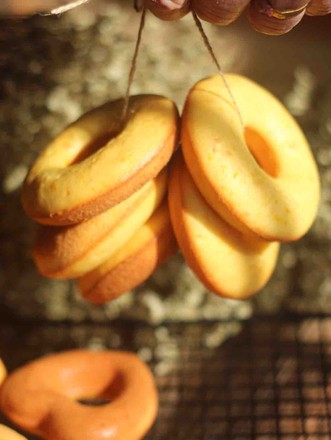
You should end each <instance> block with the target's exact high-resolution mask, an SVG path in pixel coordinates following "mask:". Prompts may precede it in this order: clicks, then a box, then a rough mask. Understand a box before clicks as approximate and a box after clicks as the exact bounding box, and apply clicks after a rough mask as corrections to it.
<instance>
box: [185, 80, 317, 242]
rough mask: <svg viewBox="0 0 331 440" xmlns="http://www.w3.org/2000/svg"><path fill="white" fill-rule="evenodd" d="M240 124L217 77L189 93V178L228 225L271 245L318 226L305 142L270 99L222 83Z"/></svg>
mask: <svg viewBox="0 0 331 440" xmlns="http://www.w3.org/2000/svg"><path fill="white" fill-rule="evenodd" d="M226 79H227V82H228V84H229V87H230V88H231V90H232V92H233V95H234V97H235V99H236V102H237V104H238V108H239V109H240V112H241V115H242V118H243V125H244V127H243V126H242V124H241V120H240V118H239V115H238V112H237V109H236V108H235V106H234V104H233V102H232V100H231V97H230V96H229V92H228V90H227V88H226V87H225V85H224V82H223V80H222V78H221V76H220V75H217V76H213V77H210V78H207V79H204V80H202V81H200V82H198V83H197V84H196V85H195V86H194V87H193V88H192V90H191V91H190V93H189V95H188V97H187V100H186V103H185V107H184V111H183V118H182V131H181V141H182V149H183V153H184V157H185V162H186V164H187V166H188V168H189V171H190V174H191V175H192V177H193V180H194V182H195V184H196V185H197V187H198V188H199V190H200V192H201V193H202V195H203V196H204V198H205V199H206V200H207V202H208V203H209V204H210V205H211V206H212V207H213V209H214V210H215V211H216V212H218V214H219V215H220V216H221V217H222V218H224V219H225V220H226V221H227V222H228V223H229V224H230V225H232V226H234V227H235V228H236V229H239V230H241V231H243V232H245V233H246V234H248V233H250V234H251V235H253V236H255V237H262V238H264V239H266V240H269V241H280V242H288V241H294V240H297V239H298V238H300V237H301V236H303V235H304V234H305V233H306V232H307V231H308V229H309V228H310V226H311V224H312V222H313V221H314V219H315V216H316V212H317V208H318V204H319V193H320V184H319V176H318V170H317V166H316V163H315V161H314V159H313V156H312V154H311V151H310V149H309V146H308V143H307V141H306V139H305V137H304V135H303V133H302V131H301V129H300V128H299V126H298V125H297V123H296V122H295V120H294V119H293V118H292V116H291V115H290V114H289V113H288V111H287V110H286V109H285V108H284V107H283V105H282V104H281V103H280V102H279V101H278V100H277V99H276V98H275V97H273V96H272V95H271V94H270V93H269V92H267V91H266V90H265V89H263V88H262V87H260V86H259V85H257V84H255V83H254V82H252V81H250V80H249V79H247V78H244V77H241V76H238V75H227V76H226Z"/></svg>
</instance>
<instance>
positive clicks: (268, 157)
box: [245, 127, 279, 178]
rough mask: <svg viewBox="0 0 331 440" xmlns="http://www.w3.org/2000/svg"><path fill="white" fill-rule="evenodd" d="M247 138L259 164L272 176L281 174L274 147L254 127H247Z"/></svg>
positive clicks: (249, 147)
mask: <svg viewBox="0 0 331 440" xmlns="http://www.w3.org/2000/svg"><path fill="white" fill-rule="evenodd" d="M245 140H246V144H247V147H248V149H249V151H250V152H251V154H252V156H253V157H254V159H255V161H256V162H257V164H258V165H259V166H260V167H261V168H262V169H263V171H265V172H266V173H267V174H268V175H269V176H271V177H274V178H276V177H278V176H279V163H278V161H277V157H276V154H275V152H274V151H273V149H272V148H271V147H270V145H269V143H268V141H266V140H265V139H264V138H263V137H262V136H261V135H260V134H259V133H258V132H257V131H255V130H254V129H253V128H250V127H246V128H245Z"/></svg>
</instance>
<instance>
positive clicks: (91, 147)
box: [69, 132, 118, 166]
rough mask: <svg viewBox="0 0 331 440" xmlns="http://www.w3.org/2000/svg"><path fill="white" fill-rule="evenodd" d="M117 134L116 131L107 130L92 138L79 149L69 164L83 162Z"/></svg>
mask: <svg viewBox="0 0 331 440" xmlns="http://www.w3.org/2000/svg"><path fill="white" fill-rule="evenodd" d="M117 135H118V132H107V133H103V134H101V135H100V136H98V137H97V138H95V139H93V141H91V142H90V143H88V144H86V145H85V147H84V148H83V149H82V151H80V153H79V154H78V155H77V156H76V157H75V158H74V159H73V160H72V161H71V163H70V164H69V166H71V165H76V164H78V163H80V162H83V160H85V159H87V158H88V157H90V156H92V155H93V154H94V153H96V152H97V151H98V150H100V149H101V148H103V147H104V146H105V145H106V144H107V143H108V142H109V141H110V140H112V139H114V138H115V137H116V136H117Z"/></svg>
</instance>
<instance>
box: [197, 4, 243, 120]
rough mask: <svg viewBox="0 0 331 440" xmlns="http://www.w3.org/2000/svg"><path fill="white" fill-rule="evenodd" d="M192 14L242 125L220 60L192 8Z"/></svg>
mask: <svg viewBox="0 0 331 440" xmlns="http://www.w3.org/2000/svg"><path fill="white" fill-rule="evenodd" d="M192 15H193V19H194V21H195V24H196V26H197V28H198V31H199V33H200V35H201V37H202V39H203V42H204V44H205V46H206V48H207V50H208V52H209V55H210V56H211V58H212V60H213V62H214V64H215V66H216V68H217V70H218V73H219V74H220V75H221V77H222V80H223V83H224V86H225V88H226V90H227V91H228V93H229V96H230V98H231V101H232V103H233V105H234V107H235V109H236V111H237V113H238V116H239V119H240V122H241V125H242V126H243V127H244V120H243V117H242V114H241V112H240V108H239V106H238V103H237V101H236V98H235V97H234V95H233V93H232V90H231V87H230V84H229V83H228V81H227V79H226V76H225V75H224V72H223V69H222V66H221V64H220V62H219V61H218V59H217V57H216V55H215V52H214V49H213V48H212V45H211V43H210V41H209V39H208V36H207V34H206V32H205V30H204V28H203V26H202V23H201V21H200V20H199V17H198V16H197V14H196V13H195V12H194V11H193V10H192Z"/></svg>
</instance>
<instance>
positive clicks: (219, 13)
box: [145, 0, 331, 35]
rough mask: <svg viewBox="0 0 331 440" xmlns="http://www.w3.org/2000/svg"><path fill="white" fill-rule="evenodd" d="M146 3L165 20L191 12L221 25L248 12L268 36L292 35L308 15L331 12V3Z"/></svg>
mask: <svg viewBox="0 0 331 440" xmlns="http://www.w3.org/2000/svg"><path fill="white" fill-rule="evenodd" d="M145 4H146V6H147V7H148V8H149V9H150V10H151V11H152V12H153V14H155V15H156V16H157V17H159V18H161V19H162V20H178V19H180V18H182V17H183V16H184V15H186V14H187V13H188V12H189V11H190V10H192V11H193V12H194V13H195V14H197V15H198V16H199V17H200V18H201V19H202V20H205V21H208V22H210V23H213V24H216V25H222V26H226V25H228V24H230V23H232V22H233V21H235V20H237V18H238V17H239V16H240V15H241V14H243V13H244V11H245V10H246V11H247V16H248V20H249V22H250V23H251V25H252V27H253V28H254V29H255V30H257V31H259V32H262V33H265V34H269V35H281V34H284V33H286V32H289V31H290V30H292V29H293V28H294V26H296V25H297V24H298V23H300V21H301V20H302V18H303V17H304V15H305V14H307V15H314V16H318V15H326V14H329V13H330V12H331V0H222V1H218V0H145Z"/></svg>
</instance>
